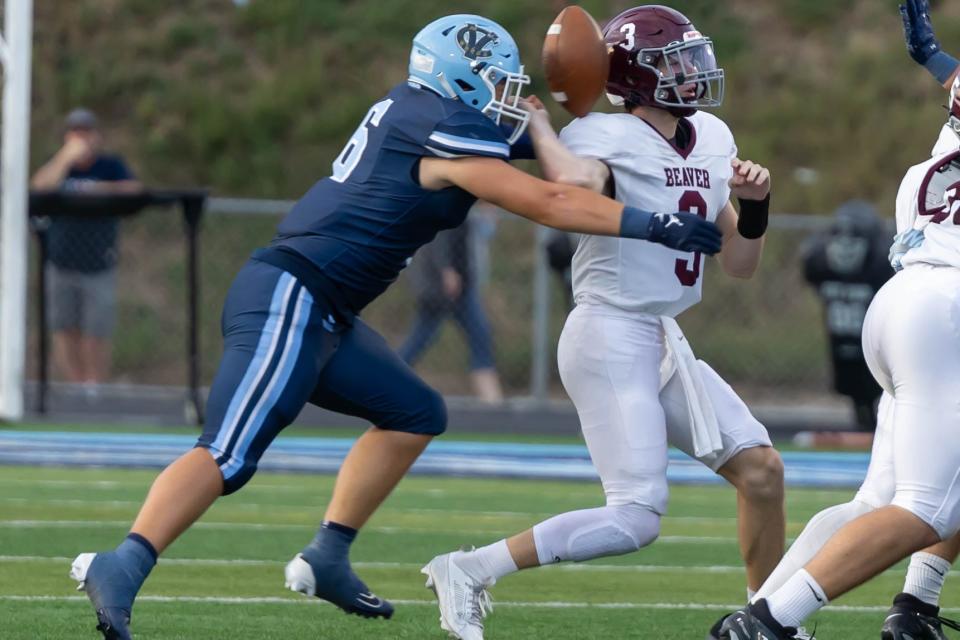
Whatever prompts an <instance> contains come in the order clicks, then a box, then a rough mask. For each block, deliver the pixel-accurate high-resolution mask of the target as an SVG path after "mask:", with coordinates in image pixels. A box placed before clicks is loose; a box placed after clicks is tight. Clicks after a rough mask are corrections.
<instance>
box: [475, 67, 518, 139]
mask: <svg viewBox="0 0 960 640" xmlns="http://www.w3.org/2000/svg"><path fill="white" fill-rule="evenodd" d="M482 64H483V63H480V65H482ZM480 65H478V66H480ZM478 75H479V77H480V80H481V82H483V84H484V85H486V87H487V89H488V90H489V91H490V102H488V103H487V104H486V106H484V107H482V108H481V109H480V111H481V113H483V115H485V116H487V117H488V118H490V119H492V120H493V121H494V122H496V123H497V124H498V125H500V126H501V127H502V128H504V129H506V130H509V131H510V133H509V135H507V142H508V143H510V144H513V143H514V142H516V141H517V140H518V139H519V138H520V136H522V135H523V132H524V131H525V130H526V128H527V124H528V123H529V122H530V113H529V112H528V111H527V110H526V109H524V108H523V107H521V106H520V98H521V97H522V94H523V88H524V87H526V86H527V85H529V84H530V76H528V75H526V74H524V72H523V65H520V68H519V70H518V71H517V72H516V73H514V72H512V71H506V70H504V69H501V68H500V67H497V66H495V65H486V66H485V67H483V68H482V69H481V70H480V72H479V74H478Z"/></svg>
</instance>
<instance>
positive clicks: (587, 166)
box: [529, 123, 605, 192]
mask: <svg viewBox="0 0 960 640" xmlns="http://www.w3.org/2000/svg"><path fill="white" fill-rule="evenodd" d="M529 131H530V138H531V140H533V148H534V151H536V154H537V161H538V162H539V164H540V170H541V171H542V172H543V177H544V178H545V179H547V180H549V181H550V182H559V183H561V184H569V185H574V186H578V187H583V188H585V189H590V190H591V191H597V192H602V191H603V187H604V183H605V179H603V178H604V177H603V176H602V175H600V174H601V172H600V171H599V170H598V167H595V166H594V165H595V164H599V161H597V160H591V159H588V158H580V157H578V156H577V155H575V154H574V153H573V152H572V151H570V150H569V149H567V147H566V146H565V145H564V144H563V143H562V142H560V139H559V138H558V137H557V134H556V132H554V130H553V128H552V127H551V126H550V125H549V124H548V123H544V124H540V123H538V124H537V126H532V127H530V129H529Z"/></svg>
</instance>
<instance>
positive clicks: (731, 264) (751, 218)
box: [717, 198, 769, 278]
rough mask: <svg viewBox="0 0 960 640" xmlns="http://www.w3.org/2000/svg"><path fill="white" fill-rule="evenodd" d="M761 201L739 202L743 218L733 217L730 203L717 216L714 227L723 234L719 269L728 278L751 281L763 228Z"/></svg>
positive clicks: (763, 217) (763, 235) (765, 221)
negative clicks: (716, 226)
mask: <svg viewBox="0 0 960 640" xmlns="http://www.w3.org/2000/svg"><path fill="white" fill-rule="evenodd" d="M767 205H769V198H768V199H766V200H765V201H763V202H756V203H754V201H741V202H740V206H741V208H742V209H744V211H743V212H742V213H743V214H744V215H745V217H744V218H741V217H740V215H738V214H737V211H736V209H734V208H733V204H731V203H729V202H728V203H727V204H726V206H724V208H723V210H721V211H720V214H719V215H718V216H717V225H718V226H719V227H720V229H721V231H723V249H722V250H721V251H720V255H719V259H720V267H721V268H722V269H723V272H724V273H726V274H727V275H728V276H730V277H732V278H751V277H753V274H754V273H756V271H757V267H759V266H760V258H761V257H762V256H763V245H764V240H765V237H766V236H765V232H766V227H767V217H766V212H765V211H766V206H767Z"/></svg>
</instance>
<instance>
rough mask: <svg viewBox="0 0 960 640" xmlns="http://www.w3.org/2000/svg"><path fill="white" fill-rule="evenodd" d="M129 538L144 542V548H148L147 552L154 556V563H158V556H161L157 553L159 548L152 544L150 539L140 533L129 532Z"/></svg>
mask: <svg viewBox="0 0 960 640" xmlns="http://www.w3.org/2000/svg"><path fill="white" fill-rule="evenodd" d="M127 540H132V541H133V542H139V543H140V544H142V545H143V546H144V548H145V549H146V550H147V552H148V553H149V554H150V556H151V557H152V558H153V561H154V563H156V561H157V558H158V557H159V555H160V554H159V553H157V550H156V549H155V548H154V546H153V544H151V543H150V541H149V540H147V539H146V538H144V537H143V536H142V535H140V534H139V533H128V534H127Z"/></svg>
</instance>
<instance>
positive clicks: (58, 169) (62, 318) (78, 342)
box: [31, 109, 142, 391]
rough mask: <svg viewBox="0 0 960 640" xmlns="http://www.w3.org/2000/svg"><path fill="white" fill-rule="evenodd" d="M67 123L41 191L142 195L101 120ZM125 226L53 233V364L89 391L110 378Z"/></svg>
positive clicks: (76, 115)
mask: <svg viewBox="0 0 960 640" xmlns="http://www.w3.org/2000/svg"><path fill="white" fill-rule="evenodd" d="M64 124H65V126H64V128H65V132H64V134H63V146H62V147H61V148H60V150H59V151H57V152H56V154H54V156H53V157H52V158H51V159H50V160H49V161H48V162H47V163H46V164H44V165H43V166H42V167H41V168H40V169H39V170H38V171H37V172H36V174H34V176H33V179H32V180H31V187H32V188H33V189H35V190H38V191H51V190H57V189H62V190H66V191H70V192H78V193H97V194H104V193H132V192H136V191H139V190H140V189H142V186H141V185H140V183H139V182H138V181H137V180H136V179H135V178H134V176H133V174H132V173H131V172H130V170H129V169H128V168H127V165H126V164H125V163H124V161H123V160H122V159H121V158H120V157H119V156H116V155H108V154H106V153H104V152H103V150H102V147H103V136H102V135H101V133H100V128H99V125H98V123H97V118H96V116H94V115H93V113H91V112H90V111H87V110H86V109H75V110H73V111H71V112H70V114H69V115H68V116H67V118H66V121H65V123H64ZM118 224H119V222H118V220H117V218H115V217H107V216H105V217H102V218H89V217H83V218H79V217H77V218H74V217H67V216H52V217H51V219H50V225H49V227H48V228H47V230H46V241H47V257H48V263H47V266H46V269H47V282H48V286H47V293H48V296H49V299H48V305H47V308H48V309H49V313H50V328H51V330H52V332H53V360H54V363H55V365H56V367H57V369H58V370H59V371H60V373H61V375H62V376H63V377H64V378H65V379H66V380H68V381H69V382H73V383H83V384H85V385H88V386H87V389H88V390H89V391H95V389H96V386H95V385H96V384H97V383H100V382H103V381H104V380H105V379H106V378H107V375H108V373H109V365H110V337H111V335H112V333H113V327H114V321H115V320H114V313H115V307H116V304H115V290H116V264H117V228H118Z"/></svg>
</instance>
